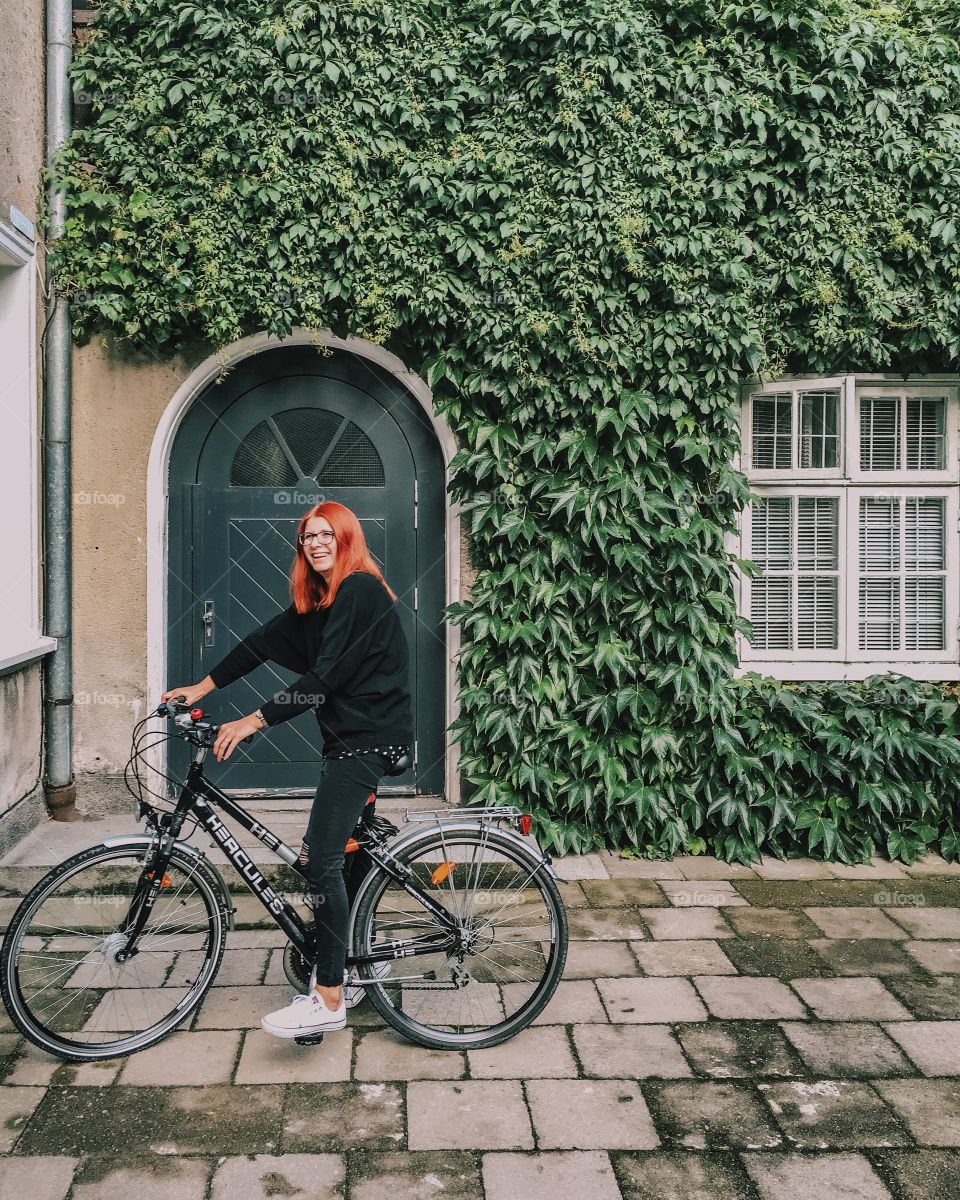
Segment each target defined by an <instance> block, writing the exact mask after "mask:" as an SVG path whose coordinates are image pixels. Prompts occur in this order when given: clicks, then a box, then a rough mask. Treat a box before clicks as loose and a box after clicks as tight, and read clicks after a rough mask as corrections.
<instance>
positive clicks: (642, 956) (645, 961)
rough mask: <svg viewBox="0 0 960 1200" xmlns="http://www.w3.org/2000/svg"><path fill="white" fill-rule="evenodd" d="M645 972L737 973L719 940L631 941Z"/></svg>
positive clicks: (648, 973) (668, 973)
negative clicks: (721, 947)
mask: <svg viewBox="0 0 960 1200" xmlns="http://www.w3.org/2000/svg"><path fill="white" fill-rule="evenodd" d="M631 946H632V948H633V952H634V954H635V955H636V956H637V961H638V962H639V963H640V966H641V967H642V968H643V971H644V974H645V975H736V973H737V968H736V967H735V966H734V965H733V963H732V962H731V961H730V959H729V958H727V956H726V955H725V954H724V952H723V951H722V950H721V949H720V946H719V945H718V944H717V943H716V942H711V941H706V940H697V941H676V942H631Z"/></svg>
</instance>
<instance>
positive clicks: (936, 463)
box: [907, 396, 946, 471]
mask: <svg viewBox="0 0 960 1200" xmlns="http://www.w3.org/2000/svg"><path fill="white" fill-rule="evenodd" d="M945 417H946V403H945V401H944V400H943V399H942V398H941V397H924V396H910V397H908V399H907V470H909V471H942V470H943V468H944V464H945V454H944V452H945V445H944V440H945V439H944V421H945Z"/></svg>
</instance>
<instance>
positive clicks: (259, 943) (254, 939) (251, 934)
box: [227, 925, 290, 950]
mask: <svg viewBox="0 0 960 1200" xmlns="http://www.w3.org/2000/svg"><path fill="white" fill-rule="evenodd" d="M227 936H228V937H229V944H230V946H232V947H233V948H234V949H236V950H258V949H260V948H261V947H266V948H267V949H268V950H273V949H275V948H277V947H280V948H281V949H282V948H283V947H284V946H286V944H287V942H288V941H289V940H290V939H289V938H288V937H287V935H286V934H285V933H284V932H283V930H282V929H277V928H275V927H274V926H272V925H271V926H270V927H269V928H264V929H235V930H234V931H233V932H232V933H230V934H228V935H227Z"/></svg>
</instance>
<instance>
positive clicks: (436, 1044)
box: [352, 826, 569, 1050]
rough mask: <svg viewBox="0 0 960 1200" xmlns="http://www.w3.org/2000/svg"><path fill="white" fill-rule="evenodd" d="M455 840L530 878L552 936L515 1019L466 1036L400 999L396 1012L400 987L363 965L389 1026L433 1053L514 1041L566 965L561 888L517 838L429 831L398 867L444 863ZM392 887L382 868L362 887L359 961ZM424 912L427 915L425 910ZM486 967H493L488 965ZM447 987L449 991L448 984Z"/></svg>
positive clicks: (356, 937)
mask: <svg viewBox="0 0 960 1200" xmlns="http://www.w3.org/2000/svg"><path fill="white" fill-rule="evenodd" d="M451 839H456V843H455V844H460V845H467V846H476V847H479V848H481V849H482V850H484V851H493V852H497V853H501V854H503V855H504V856H505V857H506V858H508V860H509V861H511V862H512V863H513V864H514V866H516V867H518V868H519V869H520V870H521V871H524V872H527V873H528V879H529V881H530V883H531V885H532V886H533V887H534V888H535V889H536V891H537V892H538V893H539V894H540V896H541V897H542V898H543V901H544V905H545V908H546V911H547V914H548V917H549V927H550V930H551V935H552V936H551V938H550V953H549V957H548V960H547V962H546V967H545V971H544V974H543V977H542V978H541V979H540V981H539V983H538V984H537V985H536V987H535V988H534V990H533V993H532V994H531V995H530V996H529V997H528V998H527V1000H526V1001H525V1002H524V1003H523V1004H522V1005H521V1007H520V1008H519V1009H518V1010H517V1012H516V1013H514V1014H513V1015H512V1016H510V1017H505V1019H504V1020H502V1021H500V1022H497V1023H494V1024H491V1025H489V1026H486V1027H483V1028H473V1029H471V1030H469V1031H466V1032H460V1033H457V1032H448V1031H447V1030H440V1029H438V1028H437V1027H436V1026H435V1025H430V1024H427V1023H424V1022H423V1021H418V1020H415V1019H414V1018H413V1017H412V1016H410V1015H409V1014H408V1013H407V1012H405V1011H403V1008H402V1003H403V998H402V997H401V1008H399V1009H398V1007H397V1005H396V1003H394V1002H393V1001H392V1000H391V998H390V994H391V993H392V992H395V991H396V987H397V985H396V984H393V983H391V979H390V976H389V975H388V976H387V977H386V978H385V979H383V980H375V976H374V973H373V967H372V966H371V965H369V964H366V965H365V964H361V965H360V966H359V968H358V971H359V976H360V978H361V979H366V980H371V981H374V982H371V983H370V985H369V986H368V987H367V988H366V989H365V990H366V991H367V993H368V994H369V997H370V1000H371V1002H372V1003H373V1005H374V1007H375V1008H376V1009H377V1011H378V1012H379V1013H380V1015H381V1016H382V1017H383V1018H384V1020H386V1021H387V1022H388V1024H390V1025H391V1026H392V1027H393V1028H394V1029H396V1030H397V1032H398V1033H400V1034H402V1035H403V1036H404V1037H406V1038H407V1039H408V1040H410V1041H412V1042H414V1043H416V1044H417V1045H420V1046H424V1047H426V1048H428V1049H432V1050H464V1049H473V1050H477V1049H482V1048H484V1047H488V1046H496V1045H499V1044H500V1043H501V1042H505V1041H507V1040H509V1039H510V1038H511V1037H514V1036H515V1035H516V1034H517V1033H519V1032H520V1031H521V1030H522V1029H524V1028H526V1026H527V1025H529V1024H530V1022H531V1021H533V1019H534V1018H535V1017H536V1016H537V1015H538V1014H539V1013H540V1012H542V1011H543V1009H544V1008H545V1007H546V1005H547V1004H548V1003H549V1001H550V999H551V997H552V996H553V994H554V992H555V991H556V989H557V985H558V984H559V982H560V979H561V977H562V975H563V968H564V965H565V963H566V956H567V945H568V939H569V933H568V926H567V916H566V910H565V909H564V905H563V900H562V899H561V896H560V892H559V890H558V888H557V885H556V883H555V882H554V880H553V878H552V876H551V875H550V873H549V872H548V870H547V869H546V867H545V866H544V865H543V863H542V862H541V860H540V859H539V858H538V857H537V856H536V855H534V854H533V853H531V851H530V850H529V849H528V848H527V847H526V846H524V845H523V844H522V843H518V840H517V839H516V838H512V837H509V836H507V835H504V834H502V833H501V832H500V831H499V830H496V829H487V830H481V828H480V827H479V826H457V827H450V828H448V829H446V830H444V832H443V835H442V836H441V833H440V831H439V830H430V831H429V832H427V833H425V834H424V836H422V837H420V838H417V839H416V840H415V841H413V842H412V843H410V844H409V845H408V846H405V847H403V848H401V849H399V850H396V851H392V853H393V854H394V857H395V858H396V859H397V860H398V861H399V862H401V863H403V864H404V865H406V866H408V867H410V866H412V864H413V862H414V860H416V859H420V860H421V865H422V863H429V862H430V861H432V860H433V858H436V857H437V856H438V855H439V857H440V861H445V860H446V855H447V853H448V851H449V849H450V846H451ZM454 874H456V869H454V871H453V872H452V873H451V874H450V875H449V876H447V877H445V878H449V879H450V880H452V878H453V875H454ZM391 884H393V885H394V886H396V885H395V883H394V881H393V880H392V879H391V877H390V876H389V875H388V874H387V873H386V872H385V871H384V870H383V869H382V868H380V867H377V868H375V869H374V870H373V871H371V872H370V874H369V875H368V877H367V879H366V880H365V881H364V884H363V886H362V887H361V890H360V893H359V895H358V898H357V908H356V916H355V918H354V921H353V925H352V935H353V940H352V944H353V947H354V953H355V954H357V955H358V956H362V955H364V954H369V953H370V952H371V951H372V949H373V947H374V946H375V942H376V936H377V932H378V931H377V928H376V915H377V907H378V905H379V904H380V902H381V900H382V898H383V896H384V895H385V894H386V892H387V889H388V888H389V887H390V885H391ZM398 891H399V889H398ZM421 911H422V912H423V913H426V912H427V910H426V909H423V908H422V906H421ZM420 919H422V918H420ZM401 924H402V922H401ZM504 944H506V943H504ZM432 957H437V956H432ZM417 961H418V956H411V957H407V958H400V959H395V960H393V964H392V965H393V967H394V968H396V967H397V966H398V964H402V965H404V967H405V968H406V965H407V964H415V963H417ZM487 966H488V967H489V964H487ZM441 982H444V981H441ZM444 986H445V987H447V986H449V985H448V984H446V982H444ZM467 986H468V987H469V986H470V985H469V984H468V985H467ZM417 987H418V989H419V990H422V988H421V985H417ZM423 987H426V988H427V990H429V986H428V985H423ZM402 990H403V989H401V992H402ZM501 994H502V993H501ZM504 1007H505V1006H504Z"/></svg>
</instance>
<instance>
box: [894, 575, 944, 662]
mask: <svg viewBox="0 0 960 1200" xmlns="http://www.w3.org/2000/svg"><path fill="white" fill-rule="evenodd" d="M905 590H906V597H905V608H906V613H905V616H906V629H905V632H904V640H905V641H906V647H907V649H908V650H944V649H946V644H947V623H946V598H945V596H944V579H943V576H940V577H939V578H936V577H934V578H930V577H929V576H927V577H923V576H920V577H919V578H917V577H914V578H912V579H911V578H909V577H908V578H907V581H906V589H905Z"/></svg>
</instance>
